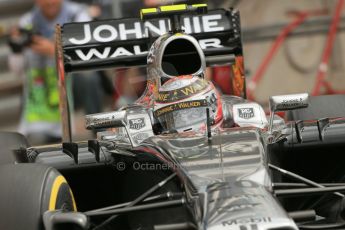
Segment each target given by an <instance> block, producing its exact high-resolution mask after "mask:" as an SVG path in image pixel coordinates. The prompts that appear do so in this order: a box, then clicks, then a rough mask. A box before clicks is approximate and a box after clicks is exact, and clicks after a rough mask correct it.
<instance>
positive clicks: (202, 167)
mask: <svg viewBox="0 0 345 230" xmlns="http://www.w3.org/2000/svg"><path fill="white" fill-rule="evenodd" d="M56 35H57V42H56V47H57V52H56V60H57V69H58V73H59V82H60V101H61V104H60V108H61V114H62V120H63V124H62V125H63V142H62V144H58V145H49V146H29V145H28V144H27V141H26V140H25V138H24V137H23V136H21V135H19V134H15V133H1V143H2V147H1V149H2V150H1V158H0V159H1V162H0V163H1V165H0V183H1V187H0V229H2V230H5V229H6V230H10V229H25V230H37V229H45V230H61V229H64V230H65V229H85V230H86V229H93V230H101V229H114V230H115V229H121V230H123V229H156V230H159V229H160V230H163V229H164V230H168V229H169V230H177V229H179V230H182V229H185V230H187V229H199V230H201V229H202V230H204V229H208V230H231V229H234V230H235V229H236V230H295V229H345V219H344V218H345V210H344V208H345V200H344V192H345V167H344V165H343V162H344V161H345V154H344V150H345V120H344V119H343V118H341V117H342V116H343V115H344V113H343V112H344V108H345V100H344V97H343V96H339V95H336V96H324V97H310V98H309V96H308V94H305V93H302V94H294V95H282V96H272V97H270V99H269V102H270V115H269V116H267V117H266V114H265V112H264V110H263V108H262V107H261V106H260V105H259V104H257V103H255V102H250V101H248V100H246V94H245V79H244V74H243V72H244V71H243V58H242V44H241V28H240V20H239V12H238V11H236V10H234V9H229V10H225V9H219V10H209V11H207V7H206V5H203V4H199V5H171V6H161V7H159V8H150V9H143V10H142V11H141V19H137V18H127V19H114V20H105V21H95V22H85V23H70V24H65V25H63V26H59V25H57V28H56ZM140 65H146V66H147V86H146V90H145V92H144V94H143V95H142V96H141V97H140V98H139V99H138V100H137V101H136V103H134V104H132V105H128V106H126V107H124V108H122V109H120V110H118V111H113V112H106V113H99V114H90V115H86V117H85V123H86V128H87V129H90V130H93V131H95V132H97V138H96V139H93V140H86V141H83V142H74V141H73V140H72V139H71V128H70V118H69V110H68V108H69V105H68V100H67V98H66V87H65V77H67V76H65V74H67V73H68V72H73V71H81V70H88V69H102V68H116V67H130V66H140ZM214 65H228V66H230V67H231V74H230V77H231V79H230V81H227V82H228V83H229V84H230V86H231V93H230V94H229V95H227V94H222V93H221V92H220V90H219V88H218V87H217V86H215V84H213V83H212V82H211V81H209V80H207V77H206V74H205V73H206V68H207V67H208V66H214ZM278 111H286V115H287V116H286V118H285V119H283V118H280V117H279V116H277V115H276V112H278Z"/></svg>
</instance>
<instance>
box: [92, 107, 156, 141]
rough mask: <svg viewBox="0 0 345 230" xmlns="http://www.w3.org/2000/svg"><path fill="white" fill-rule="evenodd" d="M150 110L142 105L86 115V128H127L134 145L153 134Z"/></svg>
mask: <svg viewBox="0 0 345 230" xmlns="http://www.w3.org/2000/svg"><path fill="white" fill-rule="evenodd" d="M150 112H151V111H150V110H149V109H147V108H144V107H141V106H132V107H127V108H126V110H122V111H114V112H106V113H96V114H90V115H86V116H85V126H86V129H102V128H103V129H104V128H121V127H123V128H125V130H126V133H127V135H128V139H129V141H130V143H131V145H132V147H137V146H139V145H140V143H141V142H143V141H144V140H145V139H147V138H148V137H150V136H153V135H154V134H153V129H152V122H151V116H150Z"/></svg>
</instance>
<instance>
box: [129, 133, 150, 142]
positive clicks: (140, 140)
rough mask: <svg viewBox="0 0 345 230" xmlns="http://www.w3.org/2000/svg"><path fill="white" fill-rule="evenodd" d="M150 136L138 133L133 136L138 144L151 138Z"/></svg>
mask: <svg viewBox="0 0 345 230" xmlns="http://www.w3.org/2000/svg"><path fill="white" fill-rule="evenodd" d="M149 137H150V135H149V134H148V133H138V134H135V135H134V136H133V140H135V141H137V142H142V141H143V140H145V139H147V138H149Z"/></svg>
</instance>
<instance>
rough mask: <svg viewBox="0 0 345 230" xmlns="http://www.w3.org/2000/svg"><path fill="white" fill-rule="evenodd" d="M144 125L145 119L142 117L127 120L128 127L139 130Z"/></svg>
mask: <svg viewBox="0 0 345 230" xmlns="http://www.w3.org/2000/svg"><path fill="white" fill-rule="evenodd" d="M144 127H145V119H144V118H136V119H130V120H129V128H130V129H136V130H140V129H142V128H144Z"/></svg>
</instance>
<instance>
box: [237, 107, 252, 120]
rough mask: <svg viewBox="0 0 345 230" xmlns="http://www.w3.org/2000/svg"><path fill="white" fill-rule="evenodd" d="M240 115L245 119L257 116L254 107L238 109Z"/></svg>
mask: <svg viewBox="0 0 345 230" xmlns="http://www.w3.org/2000/svg"><path fill="white" fill-rule="evenodd" d="M238 116H239V117H240V118H243V119H250V118H253V117H254V116H255V114H254V108H240V109H238Z"/></svg>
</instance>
